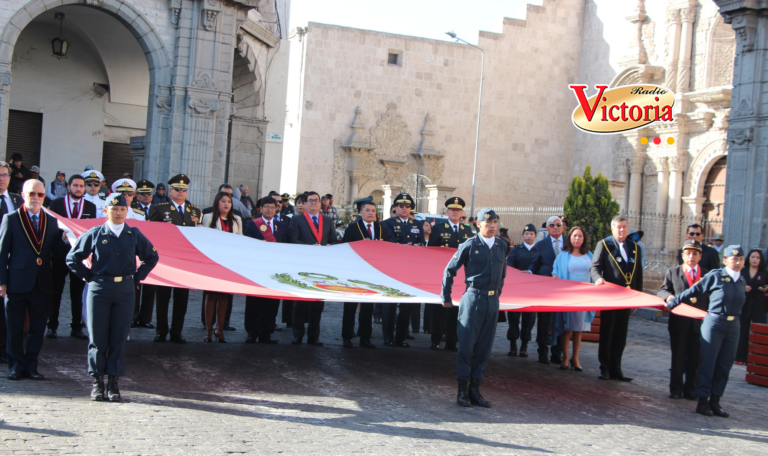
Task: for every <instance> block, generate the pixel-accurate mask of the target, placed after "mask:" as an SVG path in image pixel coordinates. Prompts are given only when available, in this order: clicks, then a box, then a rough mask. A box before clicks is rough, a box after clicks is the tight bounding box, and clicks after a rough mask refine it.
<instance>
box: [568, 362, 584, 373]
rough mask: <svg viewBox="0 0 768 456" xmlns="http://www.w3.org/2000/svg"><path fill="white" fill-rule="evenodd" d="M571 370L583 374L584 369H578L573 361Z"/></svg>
mask: <svg viewBox="0 0 768 456" xmlns="http://www.w3.org/2000/svg"><path fill="white" fill-rule="evenodd" d="M569 364H570V366H571V369H573V370H575V371H576V372H582V371H583V370H584V369H582V368H580V367H576V364H574V363H573V359H571V361H570V362H569Z"/></svg>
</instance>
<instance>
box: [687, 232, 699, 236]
mask: <svg viewBox="0 0 768 456" xmlns="http://www.w3.org/2000/svg"><path fill="white" fill-rule="evenodd" d="M688 234H690V235H691V236H701V233H688Z"/></svg>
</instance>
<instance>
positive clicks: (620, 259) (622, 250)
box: [589, 215, 643, 382]
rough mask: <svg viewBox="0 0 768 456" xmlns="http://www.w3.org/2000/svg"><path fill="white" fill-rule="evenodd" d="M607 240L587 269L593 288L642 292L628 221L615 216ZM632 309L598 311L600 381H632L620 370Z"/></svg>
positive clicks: (637, 253)
mask: <svg viewBox="0 0 768 456" xmlns="http://www.w3.org/2000/svg"><path fill="white" fill-rule="evenodd" d="M611 233H612V234H613V235H612V236H610V237H607V238H605V239H603V240H602V241H600V242H598V243H597V248H596V249H595V255H594V257H593V258H592V266H591V268H590V270H589V273H590V275H591V276H592V280H594V282H595V285H603V284H604V283H605V282H610V283H613V284H616V285H619V286H622V287H627V288H631V289H632V290H636V291H643V265H642V264H640V263H641V261H642V259H641V257H640V249H639V248H638V247H637V245H636V244H635V243H634V242H632V241H631V240H629V239H628V238H627V235H628V234H629V227H628V226H627V219H626V218H625V217H623V216H620V215H617V216H616V217H614V218H613V220H611ZM631 314H632V310H631V309H617V310H603V311H601V312H600V344H599V346H598V349H597V356H598V358H599V359H600V379H601V380H608V379H611V380H619V381H621V382H631V381H632V378H631V377H625V376H624V373H623V372H622V370H621V358H622V356H623V355H624V347H625V346H626V345H627V330H628V328H629V316H630V315H631Z"/></svg>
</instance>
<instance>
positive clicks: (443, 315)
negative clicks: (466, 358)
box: [427, 304, 459, 347]
mask: <svg viewBox="0 0 768 456" xmlns="http://www.w3.org/2000/svg"><path fill="white" fill-rule="evenodd" d="M427 307H433V309H432V343H433V344H437V345H440V342H442V341H443V334H445V346H446V347H451V346H455V345H456V339H457V336H456V325H457V323H458V321H459V308H458V307H457V306H453V307H451V308H450V309H448V308H445V307H443V306H442V304H427Z"/></svg>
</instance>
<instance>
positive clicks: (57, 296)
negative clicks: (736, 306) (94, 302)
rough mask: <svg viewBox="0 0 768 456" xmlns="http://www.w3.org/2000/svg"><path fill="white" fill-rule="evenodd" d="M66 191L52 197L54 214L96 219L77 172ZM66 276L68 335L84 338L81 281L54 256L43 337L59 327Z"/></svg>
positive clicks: (83, 180) (68, 183) (54, 332)
mask: <svg viewBox="0 0 768 456" xmlns="http://www.w3.org/2000/svg"><path fill="white" fill-rule="evenodd" d="M67 188H68V190H69V194H68V195H66V196H64V197H63V198H58V199H55V200H53V202H52V203H51V206H50V207H49V209H50V211H51V212H53V213H55V214H56V215H58V216H60V217H64V218H68V219H92V218H96V206H95V205H94V204H93V203H91V202H90V201H86V200H85V198H84V195H85V179H84V178H83V176H81V175H80V174H73V175H72V176H70V177H69V181H68V182H67ZM67 276H69V302H70V308H71V310H72V323H71V324H70V328H72V330H71V332H70V334H69V335H70V336H71V337H76V338H78V339H83V340H86V339H88V336H86V335H85V334H83V313H82V309H83V287H85V282H83V281H82V279H80V278H79V277H77V276H76V275H75V274H74V273H72V272H71V271H70V270H69V268H67V263H66V261H65V259H64V258H58V259H56V261H55V262H54V263H53V299H52V301H51V314H50V316H49V317H48V333H47V334H46V335H45V337H47V338H49V339H56V337H58V334H57V330H58V328H59V310H60V309H61V295H62V293H63V292H64V283H65V282H66V278H67Z"/></svg>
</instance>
